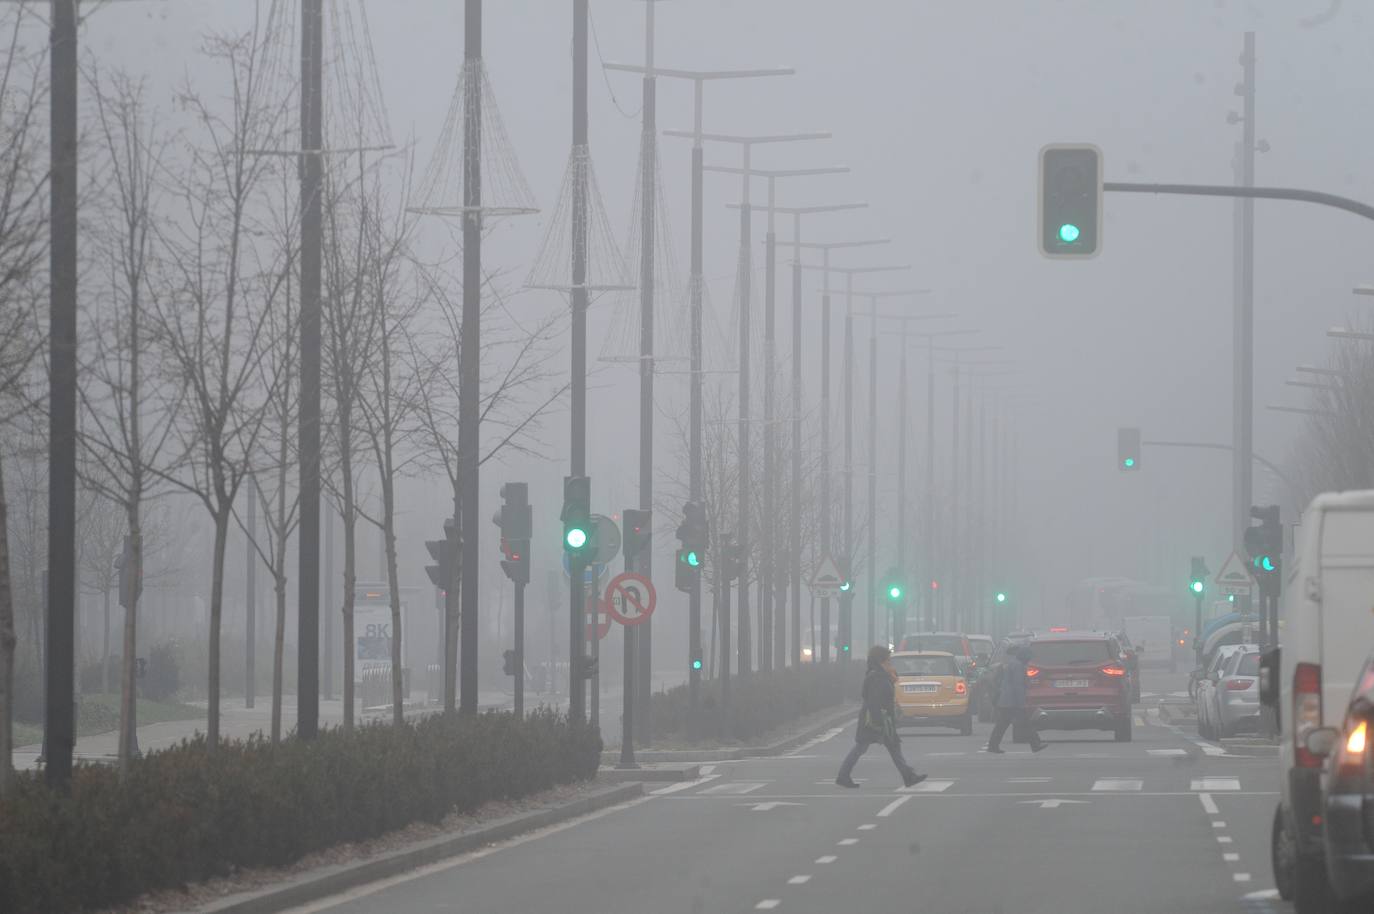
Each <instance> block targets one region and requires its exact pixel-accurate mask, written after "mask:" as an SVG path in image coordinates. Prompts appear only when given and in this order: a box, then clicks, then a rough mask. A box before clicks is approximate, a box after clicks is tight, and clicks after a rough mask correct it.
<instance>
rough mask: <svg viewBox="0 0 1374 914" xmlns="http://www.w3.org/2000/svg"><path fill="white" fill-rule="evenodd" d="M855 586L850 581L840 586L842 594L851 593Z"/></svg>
mask: <svg viewBox="0 0 1374 914" xmlns="http://www.w3.org/2000/svg"><path fill="white" fill-rule="evenodd" d="M853 586H854V585H853V584H851V583H849V582H848V581H845V582H844V583H843V584H841V585H840V593H849V590H850V588H852V587H853Z"/></svg>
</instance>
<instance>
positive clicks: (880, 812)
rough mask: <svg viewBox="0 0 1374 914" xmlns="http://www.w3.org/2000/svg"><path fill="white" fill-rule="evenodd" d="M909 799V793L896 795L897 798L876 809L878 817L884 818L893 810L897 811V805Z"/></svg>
mask: <svg viewBox="0 0 1374 914" xmlns="http://www.w3.org/2000/svg"><path fill="white" fill-rule="evenodd" d="M909 799H911V794H909V793H908V794H904V795H902V796H900V797H898V798H897V799H895V800H893V801H892V802H891V803H888V804H887V805H886V806H884V807H883V808H882V809H880V810H878V818H880V819H884V818H887V817H888V816H890V815H892V814H893V813H894V812H896V811H897V807H899V806H901V805H902V804H903V803H905V802H906V801H907V800H909Z"/></svg>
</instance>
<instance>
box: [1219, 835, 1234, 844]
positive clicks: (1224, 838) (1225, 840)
mask: <svg viewBox="0 0 1374 914" xmlns="http://www.w3.org/2000/svg"><path fill="white" fill-rule="evenodd" d="M1217 843H1218V844H1231V843H1232V841H1231V836H1230V835H1217Z"/></svg>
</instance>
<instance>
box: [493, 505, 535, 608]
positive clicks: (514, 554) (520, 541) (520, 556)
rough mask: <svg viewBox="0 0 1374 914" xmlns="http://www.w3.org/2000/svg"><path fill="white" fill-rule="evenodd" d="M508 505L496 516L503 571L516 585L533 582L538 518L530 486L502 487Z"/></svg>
mask: <svg viewBox="0 0 1374 914" xmlns="http://www.w3.org/2000/svg"><path fill="white" fill-rule="evenodd" d="M501 499H502V501H503V502H504V504H502V505H501V508H500V510H498V511H497V512H496V514H495V515H494V516H493V517H492V519H491V521H492V523H494V524H496V526H498V527H500V528H501V555H502V556H504V558H502V560H501V570H502V571H504V572H505V573H506V577H508V578H510V580H511V581H513V582H514V583H516V584H528V583H529V582H530V538H531V537H532V536H533V532H534V531H533V527H534V519H533V514H532V511H531V508H530V497H529V485H527V484H526V483H523V482H508V483H506V484H505V485H503V486H502V487H501Z"/></svg>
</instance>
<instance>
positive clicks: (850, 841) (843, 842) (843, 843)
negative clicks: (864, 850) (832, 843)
mask: <svg viewBox="0 0 1374 914" xmlns="http://www.w3.org/2000/svg"><path fill="white" fill-rule="evenodd" d="M858 843H859V839H858V838H841V839H840V843H839V846H840V847H850V846H852V845H855V844H858Z"/></svg>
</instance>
